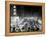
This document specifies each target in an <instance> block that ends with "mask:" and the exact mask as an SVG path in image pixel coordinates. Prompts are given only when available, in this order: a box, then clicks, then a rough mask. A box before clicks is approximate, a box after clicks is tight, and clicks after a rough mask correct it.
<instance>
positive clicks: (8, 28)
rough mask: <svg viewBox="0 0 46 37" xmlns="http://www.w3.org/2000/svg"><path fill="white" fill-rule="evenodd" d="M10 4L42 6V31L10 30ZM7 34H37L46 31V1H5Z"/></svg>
mask: <svg viewBox="0 0 46 37" xmlns="http://www.w3.org/2000/svg"><path fill="white" fill-rule="evenodd" d="M10 4H15V5H24V6H25V5H26V6H41V7H42V31H41V32H37V31H36V32H18V33H15V32H10V23H11V21H10V20H11V19H10ZM5 23H6V24H5V35H6V36H18V35H35V34H44V33H45V3H36V2H20V1H5Z"/></svg>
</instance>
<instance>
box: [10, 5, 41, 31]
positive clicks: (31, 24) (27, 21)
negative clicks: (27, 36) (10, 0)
mask: <svg viewBox="0 0 46 37" xmlns="http://www.w3.org/2000/svg"><path fill="white" fill-rule="evenodd" d="M40 31H42V7H41V6H33V5H31V6H27V5H15V4H10V32H40Z"/></svg>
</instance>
